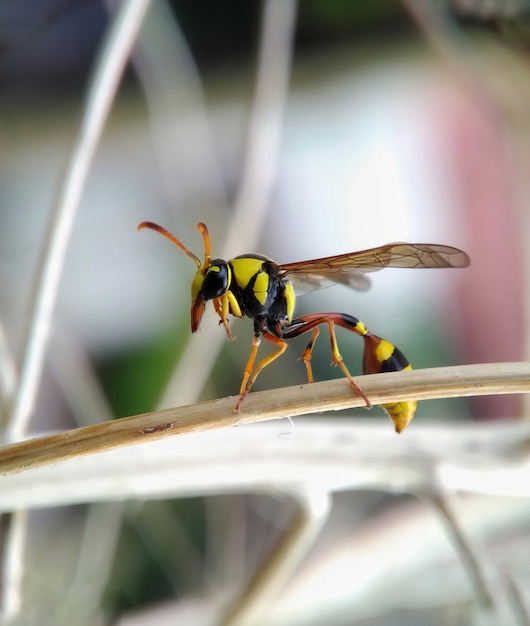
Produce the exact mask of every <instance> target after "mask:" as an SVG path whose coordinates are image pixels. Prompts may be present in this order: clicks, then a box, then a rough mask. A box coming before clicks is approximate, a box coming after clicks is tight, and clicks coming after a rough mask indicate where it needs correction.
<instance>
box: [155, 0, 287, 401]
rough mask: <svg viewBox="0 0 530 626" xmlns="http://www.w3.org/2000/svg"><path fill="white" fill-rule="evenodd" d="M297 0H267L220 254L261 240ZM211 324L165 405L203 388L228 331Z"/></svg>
mask: <svg viewBox="0 0 530 626" xmlns="http://www.w3.org/2000/svg"><path fill="white" fill-rule="evenodd" d="M296 8H297V3H296V0H266V1H265V3H264V13H263V19H262V27H261V41H260V49H259V58H258V68H257V80H256V86H255V92H254V100H253V103H252V110H251V114H250V120H249V126H248V130H247V144H246V150H245V159H244V164H243V170H242V174H241V183H240V186H239V190H238V193H237V199H236V202H235V209H234V213H233V215H232V218H231V220H230V228H229V231H228V233H227V235H226V239H225V246H224V249H223V250H222V251H221V255H220V256H221V257H227V256H230V254H233V250H234V249H236V247H238V246H239V242H240V241H241V238H242V237H244V238H245V245H246V246H248V248H249V249H250V250H251V249H252V248H254V247H255V246H256V245H257V242H258V239H259V236H260V233H261V227H262V224H263V221H264V219H265V215H266V210H267V207H268V203H269V201H270V194H271V189H272V185H273V182H274V178H275V175H276V166H277V159H278V150H279V143H280V137H281V130H282V123H283V117H284V112H285V105H286V101H287V94H288V84H289V75H290V69H291V62H292V46H293V40H294V28H295V23H296ZM218 330H219V329H218V328H217V327H216V326H215V325H214V324H212V325H210V326H205V327H204V328H202V329H201V332H200V333H198V334H197V335H196V336H195V337H194V338H193V342H189V343H188V345H187V347H186V349H185V350H184V353H183V354H182V356H181V358H180V362H179V365H178V366H177V368H176V370H175V372H174V374H173V376H172V377H171V380H170V382H169V384H168V386H167V388H166V391H165V393H164V396H163V398H162V401H161V403H160V406H161V407H167V406H172V405H175V404H186V403H188V402H194V401H195V400H196V399H197V397H198V395H199V393H200V390H201V389H202V388H203V386H204V384H205V382H206V380H207V379H208V376H209V374H210V370H211V368H212V366H213V364H214V362H215V359H216V358H217V355H218V353H219V351H220V349H221V347H222V344H223V341H224V340H225V337H224V335H223V333H219V332H218Z"/></svg>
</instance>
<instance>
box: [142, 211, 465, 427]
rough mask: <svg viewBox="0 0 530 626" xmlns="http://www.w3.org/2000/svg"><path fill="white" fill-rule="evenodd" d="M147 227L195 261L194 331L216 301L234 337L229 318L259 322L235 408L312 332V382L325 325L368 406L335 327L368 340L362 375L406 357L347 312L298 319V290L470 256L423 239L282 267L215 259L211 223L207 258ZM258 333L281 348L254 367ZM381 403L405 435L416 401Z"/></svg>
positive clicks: (365, 282)
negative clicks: (270, 367) (294, 343)
mask: <svg viewBox="0 0 530 626" xmlns="http://www.w3.org/2000/svg"><path fill="white" fill-rule="evenodd" d="M143 228H150V229H151V230H154V231H156V232H158V233H160V234H161V235H163V236H164V237H166V238H167V239H169V240H170V241H171V242H173V243H174V244H175V245H177V246H178V247H179V248H180V249H181V250H182V251H183V252H184V253H185V254H186V255H187V256H189V257H190V258H191V259H193V260H194V261H195V263H196V265H197V273H196V274H195V277H194V279H193V282H192V284H191V332H192V333H194V332H196V331H197V330H198V328H199V325H200V323H201V319H202V316H203V313H204V309H205V307H206V303H207V302H208V301H209V300H211V301H212V303H213V307H214V309H215V311H216V313H217V314H218V315H219V317H220V322H219V324H222V325H223V326H224V329H225V331H226V334H227V336H228V338H229V339H231V338H232V333H231V331H230V325H229V316H230V315H231V316H233V317H238V318H242V317H249V318H250V319H252V320H253V321H254V335H253V338H252V348H251V351H250V356H249V358H248V360H247V363H246V365H245V370H244V373H243V380H242V382H241V386H240V389H239V400H238V402H237V404H236V406H235V409H234V410H235V411H236V412H237V411H239V409H240V408H241V405H242V403H243V400H244V399H245V396H246V395H247V394H248V393H249V391H250V390H251V388H252V386H253V384H254V383H255V381H256V379H257V377H258V376H259V374H260V373H261V372H262V371H263V369H264V368H265V367H267V365H270V364H271V363H272V362H273V361H275V360H276V359H277V358H278V357H280V356H281V355H282V354H283V353H284V352H285V350H286V349H287V340H288V339H292V338H294V337H298V336H299V335H303V334H304V333H307V332H309V331H311V336H310V339H309V343H308V344H307V346H306V348H305V350H304V351H303V353H302V357H301V358H302V361H303V363H304V365H305V368H306V372H307V378H308V380H309V382H310V383H312V382H313V372H312V368H311V353H312V351H313V346H314V344H315V341H316V339H317V337H318V334H319V326H321V325H326V326H327V328H328V332H329V337H330V341H331V355H332V365H333V366H337V367H339V368H340V369H341V370H342V372H343V374H344V376H345V377H346V379H347V380H348V382H349V384H350V385H351V387H352V388H353V390H354V391H355V392H356V393H357V394H359V395H360V396H361V397H362V398H363V400H364V401H365V403H366V406H367V407H370V406H371V404H370V400H369V399H368V398H367V397H366V395H365V394H364V393H363V391H362V389H360V387H359V386H358V385H357V383H356V382H355V381H354V379H353V377H352V375H351V374H350V372H349V370H348V368H347V367H346V364H345V363H344V360H343V358H342V356H341V354H340V351H339V347H338V343H337V338H336V334H335V326H340V327H342V328H345V329H346V330H349V331H352V332H353V333H355V334H357V335H359V336H360V337H362V338H363V340H364V352H363V361H362V372H363V374H378V373H381V372H397V371H402V370H410V369H412V368H411V366H410V363H409V362H408V360H407V358H406V357H405V355H404V354H403V353H402V352H401V350H399V349H398V348H397V347H396V346H395V345H393V344H392V343H390V341H387V340H386V339H383V338H382V337H378V336H377V335H374V334H373V333H372V332H370V331H369V330H368V328H367V327H366V326H365V324H364V323H363V322H361V321H360V320H359V319H357V318H356V317H354V316H353V315H349V314H347V313H333V312H332V313H309V314H307V315H302V316H300V317H298V318H294V309H295V300H296V295H295V287H297V288H301V290H302V291H303V290H308V289H316V288H319V287H321V286H322V285H323V283H324V282H327V281H332V282H335V283H341V284H345V285H349V286H350V287H353V288H355V289H360V290H365V289H367V288H368V287H369V285H370V281H369V279H368V277H367V276H365V274H366V273H367V272H374V271H377V270H381V269H383V268H385V267H400V268H440V267H466V266H467V265H469V263H470V261H469V257H468V256H467V254H466V253H465V252H463V251H462V250H459V249H458V248H453V247H451V246H444V245H438V244H423V243H416V244H410V243H391V244H388V245H384V246H380V247H377V248H370V249H368V250H361V251H359V252H350V253H347V254H339V255H337V256H330V257H323V258H319V259H312V260H309V261H300V262H298V263H285V264H283V265H279V264H277V263H275V262H274V261H273V260H272V259H269V258H268V257H266V256H263V255H261V254H242V255H240V256H237V257H235V258H233V259H230V260H229V261H225V260H223V259H212V258H211V253H210V236H209V233H208V229H207V228H206V225H205V224H203V223H202V222H201V223H199V224H197V229H198V231H199V232H200V233H201V235H202V239H203V243H204V260H203V261H202V262H201V260H200V259H199V258H198V257H197V256H196V255H195V254H193V252H191V251H190V250H188V248H187V247H186V246H185V245H184V244H183V243H182V242H180V241H179V240H178V239H177V238H176V237H175V236H174V235H172V234H171V233H170V232H169V231H167V230H166V229H165V228H163V227H162V226H159V225H158V224H155V223H153V222H141V223H140V224H139V225H138V230H140V229H143ZM261 338H263V339H265V340H266V341H268V342H269V343H271V344H272V345H273V346H275V347H276V350H275V351H274V352H272V353H271V354H270V355H269V356H266V357H265V358H263V359H262V360H261V361H259V362H258V363H257V365H256V364H255V362H256V357H257V353H258V347H259V345H260V343H261ZM383 408H384V409H385V410H386V412H387V413H388V414H389V416H390V418H391V419H392V420H393V422H394V426H395V429H396V431H397V432H398V433H399V432H401V431H402V430H403V429H404V428H405V427H406V426H407V424H408V423H409V422H410V421H411V419H412V418H413V417H414V413H415V411H416V402H415V401H412V400H410V401H405V402H396V403H393V404H385V405H383Z"/></svg>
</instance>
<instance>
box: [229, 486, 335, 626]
mask: <svg viewBox="0 0 530 626" xmlns="http://www.w3.org/2000/svg"><path fill="white" fill-rule="evenodd" d="M291 495H292V496H293V498H294V500H295V502H296V504H297V512H296V514H295V516H294V519H293V521H292V522H291V524H290V526H289V527H288V528H287V530H286V531H285V533H284V535H283V537H282V538H281V539H280V541H279V543H278V545H277V546H276V548H275V549H274V550H273V551H272V552H271V554H270V555H269V556H268V558H267V560H266V561H265V563H263V565H262V566H261V567H260V568H259V569H258V571H257V572H256V574H255V575H254V577H253V578H252V580H251V581H250V583H249V585H248V587H247V588H246V589H245V591H244V592H243V594H242V596H241V597H240V598H238V600H237V601H236V602H235V603H234V604H233V605H232V606H231V607H230V609H229V610H228V611H227V613H226V614H225V616H224V619H223V620H222V622H221V624H222V626H246V625H247V624H254V623H256V622H258V621H259V619H260V618H261V617H262V616H263V615H264V613H265V610H266V608H267V606H269V605H270V604H271V602H272V601H273V600H274V598H275V597H276V596H278V595H279V593H280V591H281V589H282V588H283V587H284V586H285V584H286V583H287V582H288V580H289V579H290V577H291V576H292V574H293V572H294V570H295V569H296V567H297V566H298V565H299V564H300V562H301V561H302V559H303V558H304V557H305V556H306V554H307V553H308V552H309V550H310V549H311V548H312V547H313V545H314V542H315V540H316V538H317V537H318V535H319V534H320V531H321V529H322V527H323V525H324V524H325V522H326V520H327V518H328V515H329V512H330V510H331V496H330V494H329V492H327V491H322V490H320V489H317V488H315V489H313V490H311V491H305V490H300V491H299V492H294V493H292V494H291Z"/></svg>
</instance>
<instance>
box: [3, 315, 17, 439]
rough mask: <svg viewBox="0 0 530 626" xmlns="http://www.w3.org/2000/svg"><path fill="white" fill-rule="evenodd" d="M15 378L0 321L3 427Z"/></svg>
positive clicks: (9, 351) (10, 401)
mask: <svg viewBox="0 0 530 626" xmlns="http://www.w3.org/2000/svg"><path fill="white" fill-rule="evenodd" d="M16 378H17V372H16V365H15V360H14V358H13V355H12V353H11V350H10V348H9V345H8V342H7V335H6V333H5V330H4V325H3V324H2V323H0V407H1V415H0V420H1V422H2V426H3V427H5V426H7V419H8V415H7V412H6V409H8V408H9V407H10V406H11V403H12V401H13V393H14V391H15V388H16ZM2 430H3V428H2Z"/></svg>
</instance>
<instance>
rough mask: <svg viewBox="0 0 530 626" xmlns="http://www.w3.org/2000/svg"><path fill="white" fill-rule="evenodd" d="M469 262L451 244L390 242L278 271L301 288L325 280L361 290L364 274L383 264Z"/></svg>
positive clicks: (411, 265) (366, 285)
mask: <svg viewBox="0 0 530 626" xmlns="http://www.w3.org/2000/svg"><path fill="white" fill-rule="evenodd" d="M469 263H470V260H469V257H468V256H467V254H466V253H465V252H463V251H462V250H459V249H458V248H453V247H451V246H442V245H438V244H429V243H390V244H387V245H386V246H380V247H378V248H370V249H369V250H361V251H359V252H350V253H347V254H339V255H337V256H329V257H323V258H320V259H312V260H310V261H300V262H298V263H286V264H284V265H282V266H281V272H282V274H284V275H288V276H289V279H292V281H293V283H294V284H295V286H296V287H297V288H298V286H300V289H301V290H302V291H310V290H312V289H318V288H319V287H321V286H323V284H324V283H325V282H327V281H332V282H335V283H341V284H343V285H348V286H350V287H353V288H354V289H358V290H361V291H364V290H366V289H368V288H369V286H370V280H369V278H368V277H367V276H364V274H365V273H367V272H376V271H378V270H382V269H384V268H385V267H402V268H420V267H427V268H438V267H467V266H468V265H469Z"/></svg>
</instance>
